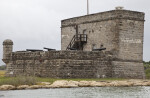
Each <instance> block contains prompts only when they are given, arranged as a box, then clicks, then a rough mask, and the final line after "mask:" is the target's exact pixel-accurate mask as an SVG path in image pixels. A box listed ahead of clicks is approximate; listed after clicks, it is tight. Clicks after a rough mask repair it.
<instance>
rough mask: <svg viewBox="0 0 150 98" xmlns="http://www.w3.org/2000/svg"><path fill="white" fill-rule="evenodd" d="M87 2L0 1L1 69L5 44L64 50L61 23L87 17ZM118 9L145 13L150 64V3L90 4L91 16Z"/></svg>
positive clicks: (92, 0)
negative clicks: (6, 40)
mask: <svg viewBox="0 0 150 98" xmlns="http://www.w3.org/2000/svg"><path fill="white" fill-rule="evenodd" d="M86 1H87V0H0V65H3V64H4V63H3V62H2V60H1V59H2V55H3V46H2V43H3V41H4V40H5V39H11V40H13V43H14V46H13V51H20V50H26V49H43V47H49V48H54V49H57V50H60V48H61V28H60V27H61V20H63V19H67V18H72V17H77V16H82V15H86V13H87V8H86ZM116 6H123V7H124V9H127V10H133V11H140V12H144V13H145V20H146V21H145V28H144V50H143V51H144V56H143V59H144V61H150V43H149V42H150V27H149V25H150V0H89V12H90V14H93V13H98V12H104V11H109V10H114V9H115V7H116Z"/></svg>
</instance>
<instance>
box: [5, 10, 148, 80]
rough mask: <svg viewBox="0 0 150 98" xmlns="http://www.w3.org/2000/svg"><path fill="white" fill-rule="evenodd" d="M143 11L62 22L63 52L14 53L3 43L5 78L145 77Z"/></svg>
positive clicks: (9, 41)
mask: <svg viewBox="0 0 150 98" xmlns="http://www.w3.org/2000/svg"><path fill="white" fill-rule="evenodd" d="M144 17H145V14H144V13H143V12H137V11H130V10H125V9H123V8H121V7H117V8H116V9H115V10H111V11H106V12H101V13H96V14H90V15H85V16H80V17H74V18H70V19H66V20H62V21H61V50H60V51H56V50H54V49H49V48H45V49H47V51H43V50H32V49H28V50H27V51H16V52H13V41H12V40H9V39H7V40H5V41H4V42H3V62H5V63H6V65H7V73H6V76H18V75H27V76H39V77H50V78H137V79H143V78H145V74H144V66H143V37H144V21H145V20H144Z"/></svg>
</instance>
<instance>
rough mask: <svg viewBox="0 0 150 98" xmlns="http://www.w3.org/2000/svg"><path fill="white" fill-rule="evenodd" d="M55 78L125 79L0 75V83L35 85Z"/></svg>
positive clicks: (112, 79) (110, 79)
mask: <svg viewBox="0 0 150 98" xmlns="http://www.w3.org/2000/svg"><path fill="white" fill-rule="evenodd" d="M57 80H68V81H69V80H73V81H114V80H120V81H121V80H125V79H118V78H105V79H54V78H40V77H29V76H28V77H25V76H19V77H0V85H14V86H19V85H35V84H37V83H38V82H50V83H53V82H54V81H57Z"/></svg>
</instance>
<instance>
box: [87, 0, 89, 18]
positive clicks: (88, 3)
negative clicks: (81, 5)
mask: <svg viewBox="0 0 150 98" xmlns="http://www.w3.org/2000/svg"><path fill="white" fill-rule="evenodd" d="M87 15H89V0H87Z"/></svg>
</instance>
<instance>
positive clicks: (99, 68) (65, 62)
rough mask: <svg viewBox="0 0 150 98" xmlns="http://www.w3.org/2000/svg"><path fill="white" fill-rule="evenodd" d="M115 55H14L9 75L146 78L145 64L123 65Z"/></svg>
mask: <svg viewBox="0 0 150 98" xmlns="http://www.w3.org/2000/svg"><path fill="white" fill-rule="evenodd" d="M113 55H114V53H113V52H99V51H95V52H94V51H45V52H13V53H11V54H10V57H9V58H8V59H9V62H8V63H7V76H19V75H25V76H26V75H27V76H38V77H50V78H144V77H145V76H144V69H143V68H144V67H143V63H142V62H131V61H126V62H123V63H122V61H120V60H118V59H117V58H115V57H114V56H113Z"/></svg>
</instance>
